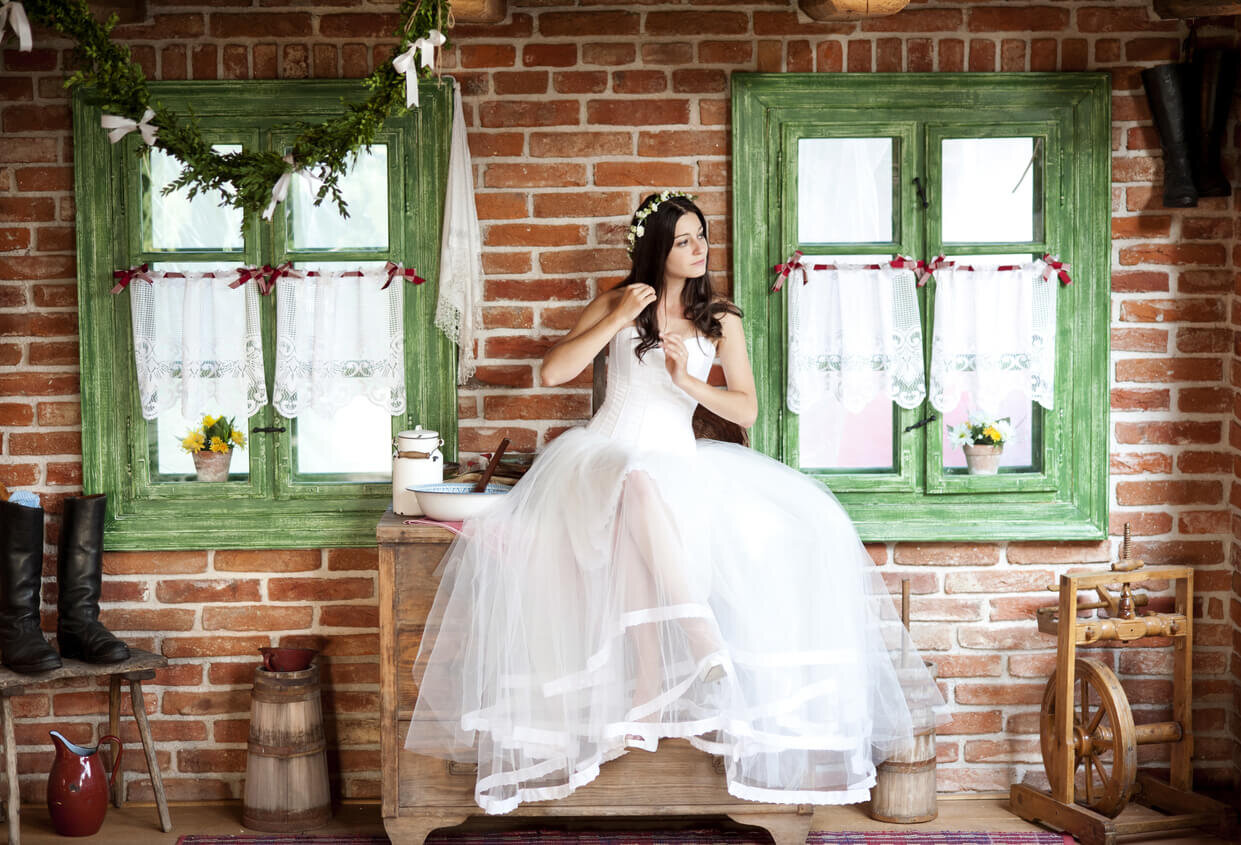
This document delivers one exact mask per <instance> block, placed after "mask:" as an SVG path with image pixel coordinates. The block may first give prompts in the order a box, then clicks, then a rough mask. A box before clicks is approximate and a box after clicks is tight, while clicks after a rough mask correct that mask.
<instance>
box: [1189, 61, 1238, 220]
mask: <svg viewBox="0 0 1241 845" xmlns="http://www.w3.org/2000/svg"><path fill="white" fill-rule="evenodd" d="M1238 69H1241V53H1238V52H1237V51H1236V50H1225V49H1209V50H1198V51H1196V52H1195V53H1194V89H1193V90H1194V92H1195V95H1196V96H1197V98H1198V105H1199V108H1198V113H1199V115H1200V118H1199V131H1198V149H1197V155H1196V156H1195V158H1194V184H1195V185H1196V186H1197V188H1198V196H1200V197H1227V196H1231V195H1232V185H1231V184H1230V183H1229V182H1228V178H1227V177H1226V176H1225V175H1224V170H1223V168H1222V167H1220V161H1219V158H1220V150H1221V148H1222V147H1223V146H1224V134H1225V132H1226V130H1227V127H1228V113H1229V111H1230V110H1231V109H1232V93H1233V90H1234V89H1235V88H1236V83H1237V71H1238Z"/></svg>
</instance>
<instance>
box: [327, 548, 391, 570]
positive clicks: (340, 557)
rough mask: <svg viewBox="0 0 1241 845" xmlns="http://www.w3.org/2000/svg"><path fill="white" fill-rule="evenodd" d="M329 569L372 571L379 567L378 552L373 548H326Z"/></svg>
mask: <svg viewBox="0 0 1241 845" xmlns="http://www.w3.org/2000/svg"><path fill="white" fill-rule="evenodd" d="M327 568H328V570H329V571H332V572H337V571H353V572H357V571H374V570H376V569H378V568H379V553H378V551H377V550H376V549H375V548H374V547H371V548H360V549H328V553H327Z"/></svg>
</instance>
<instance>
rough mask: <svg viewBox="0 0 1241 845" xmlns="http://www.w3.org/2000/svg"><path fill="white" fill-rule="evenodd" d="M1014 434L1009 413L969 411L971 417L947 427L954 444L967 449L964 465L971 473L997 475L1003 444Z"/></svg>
mask: <svg viewBox="0 0 1241 845" xmlns="http://www.w3.org/2000/svg"><path fill="white" fill-rule="evenodd" d="M1012 436H1013V426H1012V422H1011V421H1010V420H1009V418H1008V417H992V416H988V415H985V414H982V413H980V412H978V411H970V415H969V419H968V420H966V421H965V422H963V423H961V424H959V425H953V426H949V427H948V438H949V440H950V442H951V443H952V445H954V446H960V447H961V449H962V451H964V452H965V465H966V467H967V468H968V469H969V472H970V475H995V474H996V473H997V472H999V470H1000V455H1002V454H1003V453H1004V444H1005V443H1007V442H1008V441H1009V440H1010V439H1012Z"/></svg>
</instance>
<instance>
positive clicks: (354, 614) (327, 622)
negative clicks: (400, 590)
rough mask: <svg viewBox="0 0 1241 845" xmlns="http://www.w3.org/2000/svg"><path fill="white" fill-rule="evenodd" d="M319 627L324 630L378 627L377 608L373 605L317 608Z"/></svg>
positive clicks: (343, 605) (342, 605)
mask: <svg viewBox="0 0 1241 845" xmlns="http://www.w3.org/2000/svg"><path fill="white" fill-rule="evenodd" d="M319 625H320V626H321V627H324V628H369V629H372V630H373V629H376V628H378V627H379V608H378V607H375V606H374V605H357V604H329V605H325V606H324V607H321V608H319Z"/></svg>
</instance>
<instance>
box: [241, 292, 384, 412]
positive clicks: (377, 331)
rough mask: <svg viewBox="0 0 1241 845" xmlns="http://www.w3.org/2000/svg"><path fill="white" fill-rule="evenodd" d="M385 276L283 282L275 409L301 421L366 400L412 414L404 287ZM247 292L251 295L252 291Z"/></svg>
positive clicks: (278, 318)
mask: <svg viewBox="0 0 1241 845" xmlns="http://www.w3.org/2000/svg"><path fill="white" fill-rule="evenodd" d="M388 278H389V276H388V273H387V272H386V271H385V270H383V269H374V270H370V269H368V270H362V271H361V272H359V271H357V270H351V271H345V272H341V271H336V272H327V271H325V272H322V273H319V274H315V273H308V274H298V275H296V276H294V275H287V276H283V277H281V278H280V279H279V280H278V281H277V282H276V380H275V386H274V388H273V396H272V405H273V406H275V408H276V410H277V411H279V412H280V414H281V415H283V416H286V417H290V418H292V417H296V416H298V415H299V414H300V413H301V412H303V411H306V410H309V409H310V408H322V409H325V410H328V411H330V410H332V409H334V408H339V407H341V406H343V405H345V404H348V403H349V402H350V401H352V400H353V399H354V398H356V397H358V396H365V397H366V398H367V399H369V400H370V401H371V402H373V403H374V404H375V405H378V406H379V407H380V408H383V409H384V410H386V411H387V412H388V413H389V414H392V415H396V414H401V413H404V412H405V333H404V330H403V320H402V308H403V304H404V284H402V283H401V281H400V280H399V279H398V280H396V281H394V282H392V283H391V284H389V285H387V286H386V287H385V282H387V281H388ZM247 287H250V286H249V285H247Z"/></svg>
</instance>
